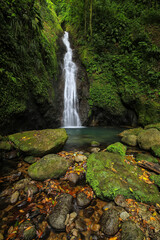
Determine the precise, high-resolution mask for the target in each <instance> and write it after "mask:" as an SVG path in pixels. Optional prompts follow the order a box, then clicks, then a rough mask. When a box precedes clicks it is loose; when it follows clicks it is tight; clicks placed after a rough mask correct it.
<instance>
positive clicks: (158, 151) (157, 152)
mask: <svg viewBox="0 0 160 240" xmlns="http://www.w3.org/2000/svg"><path fill="white" fill-rule="evenodd" d="M151 151H152V153H153V155H154V156H156V157H159V158H160V144H157V145H154V146H152V147H151Z"/></svg>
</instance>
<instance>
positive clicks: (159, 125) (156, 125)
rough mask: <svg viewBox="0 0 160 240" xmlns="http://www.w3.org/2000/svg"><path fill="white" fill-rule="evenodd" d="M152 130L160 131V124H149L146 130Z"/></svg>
mask: <svg viewBox="0 0 160 240" xmlns="http://www.w3.org/2000/svg"><path fill="white" fill-rule="evenodd" d="M150 128H156V129H157V130H159V131H160V123H155V124H149V125H147V126H145V128H144V129H150Z"/></svg>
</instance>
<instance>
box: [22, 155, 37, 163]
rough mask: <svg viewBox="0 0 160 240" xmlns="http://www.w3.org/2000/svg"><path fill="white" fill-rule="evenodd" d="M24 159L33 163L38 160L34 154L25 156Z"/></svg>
mask: <svg viewBox="0 0 160 240" xmlns="http://www.w3.org/2000/svg"><path fill="white" fill-rule="evenodd" d="M24 161H25V162H26V163H29V164H32V163H35V162H37V158H35V157H33V156H27V157H25V158H24Z"/></svg>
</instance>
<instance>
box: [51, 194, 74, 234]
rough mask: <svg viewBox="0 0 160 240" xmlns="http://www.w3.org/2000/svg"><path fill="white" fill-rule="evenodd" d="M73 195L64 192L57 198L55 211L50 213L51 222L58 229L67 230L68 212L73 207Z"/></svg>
mask: <svg viewBox="0 0 160 240" xmlns="http://www.w3.org/2000/svg"><path fill="white" fill-rule="evenodd" d="M72 200H73V197H72V196H71V195H70V194H67V193H65V194H62V195H61V196H60V197H59V198H57V204H56V206H55V207H54V208H53V213H51V214H50V216H49V218H48V220H49V224H50V225H51V226H52V227H53V228H54V229H55V230H57V231H63V230H65V221H66V218H67V214H69V212H70V210H71V208H72Z"/></svg>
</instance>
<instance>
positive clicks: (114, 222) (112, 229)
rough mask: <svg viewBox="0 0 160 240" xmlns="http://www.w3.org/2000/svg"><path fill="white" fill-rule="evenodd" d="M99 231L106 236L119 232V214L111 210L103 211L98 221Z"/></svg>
mask: <svg viewBox="0 0 160 240" xmlns="http://www.w3.org/2000/svg"><path fill="white" fill-rule="evenodd" d="M100 225H101V230H102V231H103V232H104V233H105V234H106V235H107V236H113V235H115V234H116V233H117V232H118V230H119V212H118V211H117V210H116V209H114V208H111V209H109V210H107V211H104V213H103V214H102V217H101V220H100Z"/></svg>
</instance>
